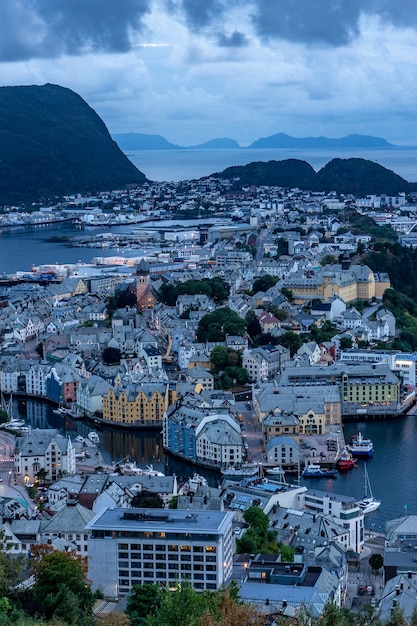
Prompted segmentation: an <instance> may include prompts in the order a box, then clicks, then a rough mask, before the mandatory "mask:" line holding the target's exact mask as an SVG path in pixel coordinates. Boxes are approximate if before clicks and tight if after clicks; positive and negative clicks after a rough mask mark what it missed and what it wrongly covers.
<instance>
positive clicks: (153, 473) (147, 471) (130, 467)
mask: <svg viewBox="0 0 417 626" xmlns="http://www.w3.org/2000/svg"><path fill="white" fill-rule="evenodd" d="M121 468H122V470H123V473H124V474H127V475H129V476H150V477H151V478H156V477H158V476H159V477H162V476H165V474H163V473H162V472H160V471H159V470H156V469H155V468H154V466H153V465H147V466H146V467H138V466H137V465H136V463H135V462H134V461H127V462H126V463H124V464H122V465H121Z"/></svg>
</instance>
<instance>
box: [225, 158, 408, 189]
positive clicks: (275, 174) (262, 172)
mask: <svg viewBox="0 0 417 626" xmlns="http://www.w3.org/2000/svg"><path fill="white" fill-rule="evenodd" d="M214 176H218V177H219V178H222V179H225V178H236V179H238V180H236V183H235V187H241V186H242V185H274V186H278V187H291V188H294V187H298V188H300V189H306V190H311V191H325V192H330V191H335V192H336V193H339V194H354V195H356V196H357V197H361V196H366V195H368V194H383V193H385V194H388V195H397V194H398V193H400V192H401V191H404V192H408V191H412V190H415V189H417V185H416V183H409V182H407V181H406V180H404V178H401V176H398V174H395V172H393V171H392V170H389V169H387V168H386V167H383V166H382V165H379V164H378V163H374V162H373V161H368V160H366V159H333V160H332V161H330V162H329V163H327V165H325V166H324V167H323V168H322V169H321V170H319V171H318V172H317V173H316V172H315V170H314V169H313V168H312V167H311V165H309V163H307V162H306V161H301V160H299V159H286V160H284V161H268V162H259V161H256V162H253V163H249V164H248V165H238V166H235V167H228V168H227V169H225V170H224V171H223V172H220V173H217V174H214Z"/></svg>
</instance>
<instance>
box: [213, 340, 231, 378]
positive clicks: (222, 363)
mask: <svg viewBox="0 0 417 626" xmlns="http://www.w3.org/2000/svg"><path fill="white" fill-rule="evenodd" d="M227 357H228V348H227V347H226V346H216V347H215V348H213V350H212V351H211V354H210V361H211V363H212V364H213V367H214V369H215V371H217V372H219V371H220V370H224V369H225V367H227Z"/></svg>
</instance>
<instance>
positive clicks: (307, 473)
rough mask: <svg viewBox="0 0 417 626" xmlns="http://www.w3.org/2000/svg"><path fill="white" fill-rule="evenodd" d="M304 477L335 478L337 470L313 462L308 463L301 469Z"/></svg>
mask: <svg viewBox="0 0 417 626" xmlns="http://www.w3.org/2000/svg"><path fill="white" fill-rule="evenodd" d="M301 475H302V476H303V477H304V478H335V477H336V476H337V471H336V470H335V469H330V468H328V469H324V468H322V467H320V465H317V464H315V463H310V465H307V467H305V468H304V469H303V471H302V474H301Z"/></svg>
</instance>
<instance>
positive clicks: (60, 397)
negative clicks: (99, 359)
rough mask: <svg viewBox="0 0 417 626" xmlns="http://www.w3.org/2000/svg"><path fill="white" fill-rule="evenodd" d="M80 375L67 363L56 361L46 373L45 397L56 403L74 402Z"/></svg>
mask: <svg viewBox="0 0 417 626" xmlns="http://www.w3.org/2000/svg"><path fill="white" fill-rule="evenodd" d="M80 381H81V376H80V375H79V374H77V372H76V371H75V370H73V369H72V367H70V366H69V365H65V364H64V363H56V364H55V365H54V366H53V367H52V368H51V369H50V371H49V372H48V374H47V375H46V397H47V398H48V399H49V400H53V401H54V402H56V403H58V404H59V403H61V402H76V400H77V387H78V385H79V383H80Z"/></svg>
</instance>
